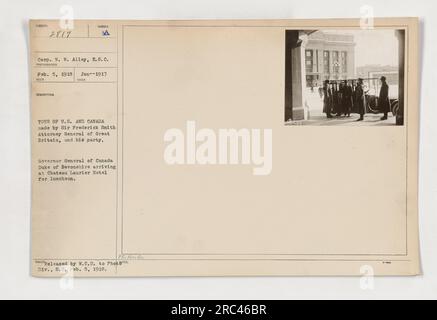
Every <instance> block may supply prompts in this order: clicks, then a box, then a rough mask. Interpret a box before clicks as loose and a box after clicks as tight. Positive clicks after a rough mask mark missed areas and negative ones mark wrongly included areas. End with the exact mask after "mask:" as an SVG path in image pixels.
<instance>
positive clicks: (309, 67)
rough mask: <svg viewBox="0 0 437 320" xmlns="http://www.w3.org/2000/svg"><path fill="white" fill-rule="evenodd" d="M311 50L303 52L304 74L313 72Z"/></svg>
mask: <svg viewBox="0 0 437 320" xmlns="http://www.w3.org/2000/svg"><path fill="white" fill-rule="evenodd" d="M313 63H314V62H313V50H305V66H306V72H307V73H311V72H313Z"/></svg>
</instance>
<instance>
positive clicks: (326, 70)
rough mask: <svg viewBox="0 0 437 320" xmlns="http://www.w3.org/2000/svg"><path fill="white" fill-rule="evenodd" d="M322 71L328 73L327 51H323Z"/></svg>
mask: <svg viewBox="0 0 437 320" xmlns="http://www.w3.org/2000/svg"><path fill="white" fill-rule="evenodd" d="M323 72H324V73H325V74H329V51H324V52H323Z"/></svg>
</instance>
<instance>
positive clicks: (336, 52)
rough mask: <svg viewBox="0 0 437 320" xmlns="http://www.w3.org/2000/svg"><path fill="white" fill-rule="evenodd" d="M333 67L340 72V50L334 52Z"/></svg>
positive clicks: (336, 71)
mask: <svg viewBox="0 0 437 320" xmlns="http://www.w3.org/2000/svg"><path fill="white" fill-rule="evenodd" d="M332 67H333V68H332V69H333V70H334V73H339V72H340V61H339V57H338V51H333V52H332Z"/></svg>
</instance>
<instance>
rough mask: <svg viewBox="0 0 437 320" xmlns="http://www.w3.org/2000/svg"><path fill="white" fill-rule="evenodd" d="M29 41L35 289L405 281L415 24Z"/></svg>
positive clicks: (323, 24)
mask: <svg viewBox="0 0 437 320" xmlns="http://www.w3.org/2000/svg"><path fill="white" fill-rule="evenodd" d="M30 41H31V46H30V62H31V82H32V92H31V97H32V105H31V113H32V274H33V275H34V276H41V277H57V276H63V275H71V276H86V277H87V276H93V277H94V276H103V277H107V276H121V277H122V276H229V275H230V276H254V275H273V276H276V275H363V274H364V275H372V274H375V275H417V274H419V273H420V264H419V245H418V211H417V210H418V209H417V176H418V175H417V171H418V168H417V165H418V160H417V159H418V114H419V110H418V100H419V99H418V98H419V97H418V94H419V88H418V67H419V66H418V41H419V38H418V19H416V18H390V19H375V21H374V24H372V25H369V24H366V23H364V22H363V21H360V20H359V19H351V20H238V21H220V20H219V21H117V20H105V21H97V20H75V21H58V20H32V21H30Z"/></svg>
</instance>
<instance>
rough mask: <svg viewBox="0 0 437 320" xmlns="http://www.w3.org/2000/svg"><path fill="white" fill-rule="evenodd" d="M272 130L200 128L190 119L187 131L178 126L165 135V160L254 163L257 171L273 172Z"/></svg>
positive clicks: (173, 161)
mask: <svg viewBox="0 0 437 320" xmlns="http://www.w3.org/2000/svg"><path fill="white" fill-rule="evenodd" d="M272 136H273V133H272V129H246V128H243V129H219V130H216V131H215V130H213V129H209V128H202V129H200V130H197V128H196V122H195V121H187V123H186V128H185V132H184V131H183V130H181V129H178V128H171V129H168V130H167V131H166V132H165V134H164V142H166V146H165V149H164V161H165V162H166V163H167V164H169V165H237V164H241V165H252V166H253V174H254V175H257V176H261V175H269V174H270V173H271V171H272V164H273V153H272V144H273V142H272Z"/></svg>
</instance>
